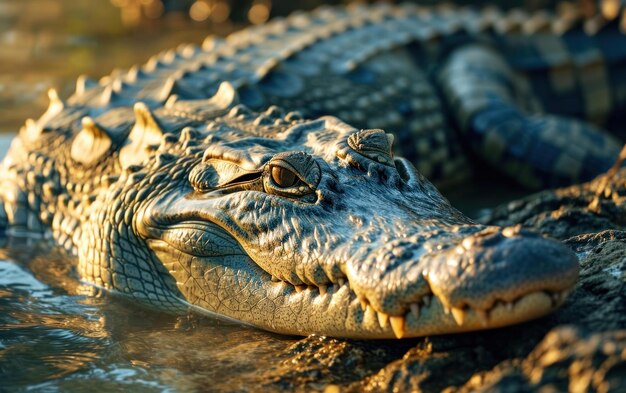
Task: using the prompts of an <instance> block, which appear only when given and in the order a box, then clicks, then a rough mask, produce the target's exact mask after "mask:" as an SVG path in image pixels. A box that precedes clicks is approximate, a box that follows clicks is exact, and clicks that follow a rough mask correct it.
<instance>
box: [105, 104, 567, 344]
mask: <svg viewBox="0 0 626 393" xmlns="http://www.w3.org/2000/svg"><path fill="white" fill-rule="evenodd" d="M240 117H241V116H239V117H237V116H236V115H232V114H231V116H230V117H229V116H226V117H225V118H224V119H226V120H224V119H222V120H219V121H218V122H217V123H215V124H212V125H211V126H210V127H208V128H204V129H202V128H198V129H196V130H193V132H191V131H189V130H187V131H184V132H183V133H184V134H186V135H187V137H185V138H183V137H181V141H182V140H184V142H172V141H169V142H168V144H167V146H165V145H163V146H161V147H160V148H159V149H157V153H156V154H155V155H154V156H153V157H152V158H150V159H149V163H148V164H147V165H146V166H145V167H144V168H143V169H142V171H144V173H147V174H148V175H147V176H145V177H144V176H140V177H139V180H137V181H128V180H126V183H125V184H126V186H125V187H126V188H125V189H124V191H122V193H121V195H115V198H116V199H122V200H123V199H124V194H125V193H126V194H131V193H132V196H133V197H135V196H136V195H137V192H136V189H139V190H142V189H143V188H149V189H150V192H149V193H142V192H141V191H140V192H139V194H140V195H141V197H135V200H137V206H136V207H135V212H136V213H135V215H134V218H133V223H132V227H133V229H134V233H135V235H136V236H138V239H139V241H140V242H142V243H143V244H145V245H147V247H148V248H149V249H150V254H151V258H154V259H155V260H156V261H158V262H157V263H158V264H160V265H162V266H163V267H164V268H165V270H166V271H167V272H168V274H170V275H171V277H172V279H173V282H175V290H177V291H178V295H177V296H179V297H181V298H184V301H185V302H187V303H189V304H192V305H194V306H195V307H196V308H197V309H199V310H203V311H204V312H207V313H211V314H217V315H220V316H224V317H227V318H230V319H234V320H237V321H241V322H244V323H248V324H251V325H254V326H258V327H261V328H263V329H267V330H271V331H275V332H280V333H286V334H298V335H300V334H302V335H305V334H311V333H318V334H324V335H330V336H338V337H354V338H391V337H411V336H420V335H429V334H442V333H452V332H462V331H471V330H477V329H483V328H491V327H498V326H503V325H509V324H514V323H517V322H521V321H525V320H528V319H532V318H536V317H539V316H541V315H544V314H546V313H548V312H550V311H551V310H553V309H554V308H555V307H557V306H558V305H560V304H561V303H562V302H563V300H564V297H565V295H566V293H567V292H568V291H569V290H571V288H572V287H573V285H574V283H575V281H576V279H577V276H578V264H577V259H576V257H575V256H574V254H573V253H572V252H571V251H570V250H568V249H567V248H566V247H565V246H563V245H561V244H560V243H558V242H556V241H553V240H548V239H544V238H542V237H539V236H537V235H533V234H531V233H526V232H525V231H522V230H520V229H519V228H506V229H500V228H496V227H485V226H481V225H478V224H476V223H474V222H472V221H471V220H470V219H468V218H467V217H465V216H464V215H463V214H461V213H460V212H458V211H457V210H456V209H454V208H453V207H451V206H450V204H449V203H448V201H447V200H446V199H445V198H444V197H443V196H442V195H441V194H440V193H439V192H438V191H437V190H436V188H435V187H434V186H433V185H432V184H431V183H429V182H428V181H427V180H426V179H425V178H424V177H423V176H421V175H420V174H419V173H418V172H417V171H416V170H415V169H414V167H413V166H412V165H411V164H410V163H409V162H407V161H406V160H405V159H402V158H394V157H393V155H392V153H391V143H392V138H390V136H388V135H387V134H386V133H385V132H383V131H381V130H361V131H358V130H356V129H353V128H351V127H349V126H347V125H345V124H343V123H341V122H339V121H338V120H337V119H335V118H332V117H326V118H321V119H318V120H315V121H309V122H303V121H299V122H295V123H292V124H287V126H284V125H283V126H276V127H274V126H273V125H272V124H271V123H270V125H266V126H263V127H264V128H265V129H266V130H268V131H267V132H265V133H263V132H260V131H259V130H258V129H257V130H255V131H254V132H255V134H252V133H250V132H249V131H246V130H249V129H250V128H249V126H251V123H250V124H249V123H246V122H243V123H238V122H237V121H238V120H236V119H238V118H240ZM220 121H223V123H219V122H220ZM216 124H217V125H216ZM258 124H259V122H258V119H257V121H256V128H259V127H258ZM191 134H193V136H189V135H191ZM170 139H172V138H170ZM190 139H192V141H193V143H190ZM164 150H165V151H167V153H158V151H164ZM174 158H176V159H174ZM155 174H161V176H156V175H155ZM155 179H156V180H155ZM120 181H124V179H121V180H120ZM133 190H134V191H133ZM103 202H104V204H114V202H115V200H114V199H111V200H110V201H108V202H107V201H106V200H105V201H103ZM113 213H115V212H113ZM114 227H115V224H114ZM133 242H134V241H133Z"/></svg>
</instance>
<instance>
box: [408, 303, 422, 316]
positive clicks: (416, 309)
mask: <svg viewBox="0 0 626 393" xmlns="http://www.w3.org/2000/svg"><path fill="white" fill-rule="evenodd" d="M410 307H411V314H413V316H414V317H415V319H418V318H419V317H420V306H419V305H418V304H417V303H411V306H410Z"/></svg>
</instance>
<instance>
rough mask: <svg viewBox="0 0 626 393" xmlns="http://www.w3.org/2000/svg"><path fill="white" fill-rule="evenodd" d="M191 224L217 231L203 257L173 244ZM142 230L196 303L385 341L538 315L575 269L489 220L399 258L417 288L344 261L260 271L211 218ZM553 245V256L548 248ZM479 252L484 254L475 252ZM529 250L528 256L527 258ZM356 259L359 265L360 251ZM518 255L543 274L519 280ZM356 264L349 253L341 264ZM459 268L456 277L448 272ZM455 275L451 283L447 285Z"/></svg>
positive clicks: (559, 296) (561, 294) (296, 328)
mask: <svg viewBox="0 0 626 393" xmlns="http://www.w3.org/2000/svg"><path fill="white" fill-rule="evenodd" d="M198 225H200V226H202V227H203V231H204V232H210V233H211V236H212V237H213V239H215V238H220V239H222V241H221V245H220V247H212V248H210V249H209V248H206V249H203V250H201V251H202V252H201V254H202V255H192V254H190V253H189V250H187V252H185V251H181V250H179V248H180V238H176V236H183V237H184V238H185V239H188V238H189V234H188V233H187V234H183V235H181V232H180V231H181V228H195V229H196V230H198ZM142 231H143V232H144V234H147V233H148V232H149V233H150V236H152V239H149V240H148V245H149V246H150V248H151V249H152V250H153V251H154V253H155V255H156V256H157V258H158V259H159V260H160V261H161V262H162V263H163V265H164V266H165V267H166V268H167V270H168V271H169V272H170V274H171V275H172V276H173V277H174V278H175V280H176V283H177V286H178V289H179V291H180V293H181V294H182V296H183V297H184V298H185V301H186V302H188V303H190V304H192V305H193V306H195V308H196V309H197V310H198V311H200V312H203V313H207V314H210V315H213V316H215V315H218V316H223V317H226V318H227V319H232V320H236V321H239V322H242V323H245V324H249V325H253V326H256V327H259V328H262V329H265V330H269V331H273V332H277V333H283V334H292V335H308V334H313V333H316V334H322V335H330V336H334V337H345V338H367V339H385V338H394V337H395V338H403V337H416V336H425V335H433V334H448V333H459V332H467V331H475V330H481V329H489V328H496V327H501V326H507V325H512V324H516V323H519V322H523V321H527V320H530V319H534V318H537V317H541V316H543V315H545V314H548V313H550V312H551V311H553V310H554V309H555V308H557V307H558V306H560V305H561V304H562V303H563V302H564V300H565V298H566V296H567V293H568V292H569V290H570V289H571V287H572V286H573V285H574V283H575V281H576V279H577V275H578V266H577V260H576V258H575V257H574V256H573V254H572V253H571V252H570V251H569V250H568V249H567V248H566V247H565V246H563V245H561V244H559V243H557V242H555V241H552V240H547V239H542V238H539V237H537V236H536V235H535V236H530V235H526V234H524V233H522V234H519V233H512V234H511V231H510V230H504V233H506V234H509V236H508V237H507V236H504V235H502V234H501V231H499V230H497V229H495V228H487V229H485V230H483V231H482V232H483V233H475V234H472V235H470V236H469V237H467V238H466V240H464V241H461V243H460V244H459V245H458V246H457V247H450V248H447V249H442V250H437V251H431V252H426V253H417V255H419V258H414V259H415V260H407V261H405V263H404V264H403V266H406V267H407V268H408V269H409V271H408V272H406V274H404V275H405V276H406V277H411V276H412V275H411V272H410V270H411V269H414V270H417V271H418V275H417V277H415V276H414V275H413V278H412V279H411V280H413V281H412V282H405V283H404V284H406V285H407V287H410V286H415V285H418V286H419V287H420V288H421V289H420V291H421V294H420V295H419V296H416V295H415V292H411V291H410V290H404V289H402V288H401V285H402V284H403V283H402V281H401V280H398V279H397V277H395V278H394V276H393V275H391V276H381V279H382V280H383V281H381V282H376V281H375V280H373V279H372V278H371V277H373V271H372V272H370V274H369V276H370V278H369V279H366V280H363V277H364V276H367V275H368V273H367V271H361V272H360V271H358V270H355V269H353V268H350V267H348V268H347V279H344V280H339V281H338V282H336V283H329V284H328V285H292V284H290V283H288V282H286V281H281V280H278V279H277V278H276V277H273V276H272V275H271V274H270V273H268V272H267V271H265V270H263V268H261V267H260V266H259V265H258V264H257V263H255V262H254V260H253V259H252V258H251V257H250V256H248V255H247V254H246V252H245V251H244V250H243V249H242V248H241V247H239V244H238V242H237V241H236V240H235V239H234V238H233V237H231V235H230V234H228V233H227V232H225V231H224V230H222V229H221V228H220V227H219V226H217V225H214V224H211V223H204V224H200V223H193V222H192V223H182V224H178V225H174V226H172V227H170V228H166V229H164V230H161V229H158V228H146V227H143V229H142ZM172 231H173V232H174V234H172V233H171V232H172ZM177 231H179V232H178V233H177ZM485 233H486V234H485ZM157 238H158V239H157ZM494 238H495V240H494ZM467 239H472V241H468V240H467ZM529 242H531V243H532V244H530V243H529ZM485 244H487V245H485ZM527 245H528V246H532V248H533V249H536V250H538V252H537V253H536V254H532V255H531V254H524V253H518V254H519V255H520V257H518V258H517V259H516V257H515V256H511V255H505V256H506V258H505V259H502V257H503V255H501V254H499V251H500V250H515V249H519V248H522V249H523V248H525V247H526V246H527ZM413 246H415V247H422V246H423V245H419V244H417V243H416V244H413ZM542 253H545V254H551V255H550V258H549V260H546V261H542V260H541V259H540V258H541V257H540V255H541V254H542ZM555 253H556V254H560V257H559V256H555V255H552V254H555ZM379 255H384V253H382V252H378V255H377V253H376V252H374V253H372V256H374V257H377V258H376V259H377V261H378V266H377V268H378V269H380V268H381V267H382V266H383V262H382V258H381V257H380V256H379ZM481 255H487V256H485V257H483V258H484V260H481V258H480V257H479V256H481ZM533 255H534V256H535V258H534V260H525V258H526V257H528V256H531V257H532V256H533ZM468 260H469V261H471V262H470V263H469V264H468V262H467V261H468ZM358 263H359V265H360V266H367V260H366V259H363V260H360V261H359V262H358ZM524 263H526V264H527V265H528V266H526V268H530V267H532V266H535V265H536V266H540V270H541V271H543V272H545V273H544V274H540V273H537V274H534V275H522V276H521V278H517V277H516V276H515V274H516V272H519V269H516V266H517V267H521V268H524ZM354 265H355V261H352V263H350V262H349V263H348V266H354ZM459 265H466V266H465V269H464V270H463V271H460V270H458V269H457V268H458V267H459ZM470 265H471V266H470ZM459 272H460V274H461V276H458V275H456V274H457V273H459ZM468 272H469V273H468ZM507 272H508V273H509V274H510V275H511V277H510V278H509V281H508V282H505V283H504V285H495V284H494V285H490V284H489V282H488V279H489V278H491V277H500V276H502V275H506V274H507ZM463 275H468V276H469V280H468V279H465V280H464V279H463V277H462V276H463ZM529 277H530V278H529ZM411 280H409V281H411ZM524 280H525V281H524ZM454 281H456V282H458V283H459V285H454V283H453V282H454ZM364 283H366V284H364ZM368 285H369V286H368ZM472 285H473V286H475V287H474V288H473V287H472ZM394 286H395V287H397V288H401V289H402V290H401V291H400V292H401V293H400V294H398V293H397V292H396V293H390V292H385V293H382V294H381V293H378V292H377V290H378V289H380V288H381V287H386V288H389V287H394ZM476 286H477V287H476ZM390 299H391V300H393V302H394V304H399V305H401V306H402V307H401V308H400V312H398V311H397V310H392V311H387V312H385V306H384V302H385V301H387V302H388V301H389V300H390Z"/></svg>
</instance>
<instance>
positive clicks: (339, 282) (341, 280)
mask: <svg viewBox="0 0 626 393" xmlns="http://www.w3.org/2000/svg"><path fill="white" fill-rule="evenodd" d="M337 283H338V284H339V286H340V287H343V286H344V284H345V283H346V279H345V278H340V279H338V280H337Z"/></svg>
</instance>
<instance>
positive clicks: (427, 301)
mask: <svg viewBox="0 0 626 393" xmlns="http://www.w3.org/2000/svg"><path fill="white" fill-rule="evenodd" d="M422 302H423V303H424V305H425V306H426V307H428V306H430V295H426V296H424V297H423V298H422Z"/></svg>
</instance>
